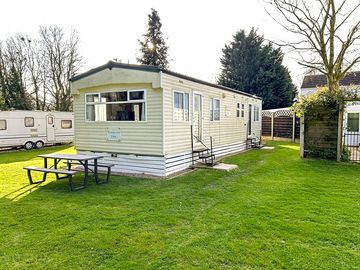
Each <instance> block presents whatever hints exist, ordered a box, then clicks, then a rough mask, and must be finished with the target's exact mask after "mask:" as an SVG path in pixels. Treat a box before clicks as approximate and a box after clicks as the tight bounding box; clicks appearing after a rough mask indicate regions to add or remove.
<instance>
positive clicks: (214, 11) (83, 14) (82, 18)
mask: <svg viewBox="0 0 360 270" xmlns="http://www.w3.org/2000/svg"><path fill="white" fill-rule="evenodd" d="M265 7H266V5H265V4H264V2H263V1H262V0H221V1H220V0H217V1H213V0H208V1H206V0H197V1H195V0H192V1H191V0H181V1H170V0H168V1H163V0H131V1H122V0H114V1H113V0H102V1H99V0H97V1H93V0H88V1H83V0H71V1H70V0H61V1H53V0H46V1H45V0H31V1H26V0H23V1H20V0H11V1H4V2H3V3H2V4H1V9H2V10H3V12H2V15H1V16H0V40H3V39H5V38H7V37H9V36H11V35H14V34H16V33H23V34H28V35H31V36H34V35H36V34H37V31H38V29H39V26H41V25H54V24H57V25H60V26H63V27H64V28H65V29H70V28H74V29H76V30H77V31H78V32H79V36H80V39H81V44H80V46H81V51H80V52H81V54H82V56H83V57H84V65H83V67H82V70H81V71H86V70H88V69H91V68H94V67H96V66H99V65H102V64H105V63H106V62H107V61H109V60H112V59H115V58H117V59H120V60H121V61H122V62H124V63H128V62H129V63H133V64H135V63H136V56H138V55H139V51H138V49H139V43H138V39H139V38H141V35H142V34H144V33H145V31H146V24H147V14H148V13H149V12H150V9H151V8H155V9H156V10H157V11H158V13H159V15H160V18H161V22H162V24H163V28H162V31H163V33H164V35H165V36H166V37H168V39H167V44H168V45H169V46H170V49H169V54H170V59H172V61H171V62H170V69H171V70H173V71H176V72H179V73H182V74H185V75H189V76H192V77H195V78H198V79H202V80H206V81H210V82H215V81H216V78H217V76H218V75H219V74H220V67H221V66H220V58H221V56H222V48H224V46H225V44H227V43H229V42H230V41H231V40H232V38H233V35H234V34H235V33H236V31H239V30H241V29H244V30H245V31H250V29H251V28H252V27H254V28H256V29H258V33H259V34H262V35H264V37H265V38H266V39H268V40H274V41H278V40H286V39H287V38H288V34H287V33H286V31H285V30H283V29H282V28H281V26H279V25H278V24H277V23H276V22H275V21H274V20H273V19H272V18H271V17H270V16H269V15H268V14H267V13H266V11H265ZM4 11H5V12H4ZM294 57H295V56H294V55H291V54H289V53H286V54H285V59H284V64H285V65H286V66H287V67H288V68H289V70H290V72H291V76H292V78H293V81H294V83H295V84H296V85H298V86H299V84H300V82H301V80H302V78H303V73H304V70H303V69H302V68H301V67H300V66H299V65H298V64H297V61H296V59H295V58H294Z"/></svg>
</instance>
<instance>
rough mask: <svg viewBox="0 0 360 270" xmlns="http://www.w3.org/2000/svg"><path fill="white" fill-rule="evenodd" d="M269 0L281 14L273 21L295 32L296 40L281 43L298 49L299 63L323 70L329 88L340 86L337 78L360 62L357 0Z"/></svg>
mask: <svg viewBox="0 0 360 270" xmlns="http://www.w3.org/2000/svg"><path fill="white" fill-rule="evenodd" d="M268 2H269V3H270V4H271V5H272V6H273V7H275V9H276V10H277V11H278V13H279V14H280V16H281V18H283V21H279V20H276V21H277V22H278V23H279V24H280V25H281V26H282V27H283V28H284V29H285V30H287V31H288V32H289V33H292V34H294V35H295V36H296V40H295V41H286V44H283V45H285V46H289V47H291V48H292V49H295V50H296V51H298V52H299V55H300V58H301V59H299V64H300V65H302V66H304V67H307V68H309V69H310V70H315V71H317V72H319V73H322V74H324V75H325V76H326V77H327V80H328V86H329V91H334V90H337V89H339V85H340V80H341V79H343V78H344V77H345V75H346V73H348V72H349V71H350V70H351V68H353V67H354V66H355V65H356V64H358V63H359V62H360V52H359V44H358V41H359V40H360V31H359V30H360V21H359V20H358V19H356V17H357V16H356V12H357V10H358V9H359V6H360V2H358V3H356V4H355V5H354V3H353V2H350V3H349V1H348V0H341V1H337V0H311V1H310V0H270V1H268ZM269 14H270V12H269ZM352 18H355V19H354V20H353V19H352Z"/></svg>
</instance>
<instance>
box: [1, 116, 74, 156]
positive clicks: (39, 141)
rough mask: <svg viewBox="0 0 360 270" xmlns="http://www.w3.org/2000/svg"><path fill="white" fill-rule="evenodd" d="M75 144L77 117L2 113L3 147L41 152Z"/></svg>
mask: <svg viewBox="0 0 360 270" xmlns="http://www.w3.org/2000/svg"><path fill="white" fill-rule="evenodd" d="M73 140H74V113H72V112H43V111H0V147H21V146H22V147H24V148H25V149H26V150H30V149H33V148H42V147H43V146H44V145H45V144H62V143H71V142H73Z"/></svg>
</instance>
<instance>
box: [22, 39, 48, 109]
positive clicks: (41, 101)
mask: <svg viewBox="0 0 360 270" xmlns="http://www.w3.org/2000/svg"><path fill="white" fill-rule="evenodd" d="M20 40H21V41H22V42H23V46H24V51H25V59H26V63H25V65H26V75H27V80H28V90H29V91H30V94H31V95H32V96H33V99H34V109H36V110H42V111H44V110H45V109H46V106H47V102H48V101H47V91H46V90H45V83H46V80H45V76H44V75H45V74H46V70H45V66H44V62H45V58H44V57H45V55H44V51H43V50H42V49H41V46H40V42H39V40H37V39H31V38H30V37H28V36H25V35H21V37H20Z"/></svg>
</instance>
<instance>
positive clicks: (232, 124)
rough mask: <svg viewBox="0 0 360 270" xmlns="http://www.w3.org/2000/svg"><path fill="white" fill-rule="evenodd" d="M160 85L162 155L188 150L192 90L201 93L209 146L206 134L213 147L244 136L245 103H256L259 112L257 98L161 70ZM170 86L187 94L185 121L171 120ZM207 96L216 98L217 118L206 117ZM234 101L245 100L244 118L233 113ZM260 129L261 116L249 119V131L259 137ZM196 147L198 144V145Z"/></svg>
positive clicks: (243, 101) (204, 129) (171, 89)
mask: <svg viewBox="0 0 360 270" xmlns="http://www.w3.org/2000/svg"><path fill="white" fill-rule="evenodd" d="M162 87H163V91H164V127H165V132H164V134H165V135H164V138H165V142H164V147H165V149H164V151H165V154H166V155H170V154H175V153H182V152H187V151H191V136H190V134H191V133H190V125H191V122H192V118H193V117H192V116H193V94H194V93H195V92H197V93H201V94H202V95H203V141H204V142H205V144H206V145H207V146H210V136H212V138H213V143H214V147H218V146H221V145H227V144H233V143H237V142H243V141H245V140H246V138H247V121H248V107H249V105H248V104H252V105H256V106H259V114H260V115H261V100H259V99H256V98H252V97H249V96H245V95H242V94H237V93H233V92H230V91H226V90H222V89H219V88H216V87H211V86H207V85H203V84H200V83H195V82H192V81H188V80H183V79H179V78H177V77H175V76H172V75H168V74H163V78H162ZM173 90H179V91H183V92H186V93H189V94H190V121H189V122H184V121H183V122H178V121H175V120H173ZM211 98H216V99H219V100H220V121H210V111H209V110H210V107H209V105H210V99H211ZM237 102H240V103H244V104H245V115H244V118H241V117H240V118H238V117H236V106H237ZM252 114H253V112H252ZM253 119H254V118H253ZM260 129H261V117H259V121H252V131H253V132H252V133H253V134H254V135H255V136H257V137H260V132H261V130H260ZM199 147H201V146H200V145H199Z"/></svg>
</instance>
